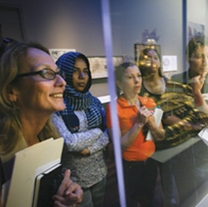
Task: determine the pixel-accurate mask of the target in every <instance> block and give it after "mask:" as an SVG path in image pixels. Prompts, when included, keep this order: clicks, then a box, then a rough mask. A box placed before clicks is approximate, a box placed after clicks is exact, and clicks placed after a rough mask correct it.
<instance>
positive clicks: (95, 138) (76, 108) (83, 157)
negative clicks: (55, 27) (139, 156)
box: [53, 52, 109, 207]
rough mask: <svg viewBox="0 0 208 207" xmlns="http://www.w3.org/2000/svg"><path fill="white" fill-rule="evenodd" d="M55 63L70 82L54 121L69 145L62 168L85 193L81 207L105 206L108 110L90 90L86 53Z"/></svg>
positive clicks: (77, 53) (76, 54)
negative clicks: (106, 115) (106, 116)
mask: <svg viewBox="0 0 208 207" xmlns="http://www.w3.org/2000/svg"><path fill="white" fill-rule="evenodd" d="M56 64H57V65H58V67H59V68H60V74H61V75H63V77H64V78H65V80H66V83H67V84H66V89H65V92H64V101H65V104H66V109H64V110H63V111H61V112H60V114H59V115H60V116H59V117H58V116H57V117H56V118H54V119H53V120H54V123H55V124H56V125H57V126H58V129H59V131H60V133H61V135H62V137H64V139H65V143H66V148H65V152H64V153H63V156H62V157H63V159H62V160H63V165H65V166H67V167H68V166H70V169H71V176H72V177H71V178H72V180H73V181H75V182H77V183H78V184H79V185H81V187H82V189H83V191H84V195H83V200H82V203H81V204H80V206H81V207H102V206H103V200H104V194H105V184H106V174H107V167H106V163H105V156H104V155H105V149H106V146H107V144H108V143H109V138H108V134H107V131H106V126H105V110H104V108H103V106H102V104H101V102H100V101H99V100H98V99H97V98H96V97H94V96H93V95H92V94H91V93H90V91H89V89H90V87H91V81H92V78H91V72H90V65H89V61H88V59H87V57H86V56H85V55H84V54H81V53H79V52H68V53H65V54H63V55H62V56H61V57H60V58H59V59H58V60H57V62H56ZM61 120H63V121H64V122H65V125H66V127H67V130H66V127H65V126H63V124H62V122H61Z"/></svg>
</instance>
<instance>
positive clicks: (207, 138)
mask: <svg viewBox="0 0 208 207" xmlns="http://www.w3.org/2000/svg"><path fill="white" fill-rule="evenodd" d="M198 136H199V137H200V138H201V139H202V140H203V142H204V143H205V144H206V145H207V146H208V127H205V128H203V129H202V130H201V131H200V132H199V133H198Z"/></svg>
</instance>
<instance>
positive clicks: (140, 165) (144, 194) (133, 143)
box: [106, 62, 164, 207]
mask: <svg viewBox="0 0 208 207" xmlns="http://www.w3.org/2000/svg"><path fill="white" fill-rule="evenodd" d="M115 76H116V86H117V96H118V98H117V109H118V111H117V114H118V119H119V126H120V132H121V135H120V139H121V149H122V157H123V169H124V180H125V192H126V199H127V206H128V207H134V206H138V205H140V206H148V207H150V206H153V197H154V190H155V186H156V179H157V162H156V161H154V160H153V159H151V155H152V154H153V153H154V151H155V141H159V140H163V139H164V130H163V129H162V126H160V127H158V126H157V125H156V123H155V119H154V117H153V112H154V107H156V104H155V102H154V101H153V100H152V99H151V98H146V97H141V96H138V94H139V92H140V90H141V86H142V78H141V73H140V70H139V68H138V67H137V66H136V65H135V64H134V63H131V62H125V63H122V64H121V65H119V66H118V67H116V70H115ZM110 112H111V111H110V105H108V106H107V109H106V117H107V126H108V129H109V133H110V135H111V136H110V137H111V138H112V141H113V140H114V139H116V137H112V127H113V123H111V119H110ZM111 113H113V112H111ZM148 130H149V131H150V132H151V134H152V136H153V140H146V135H147V131H148Z"/></svg>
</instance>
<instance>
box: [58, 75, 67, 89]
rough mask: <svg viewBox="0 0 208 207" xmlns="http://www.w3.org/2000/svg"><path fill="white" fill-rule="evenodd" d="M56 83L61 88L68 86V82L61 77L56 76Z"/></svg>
mask: <svg viewBox="0 0 208 207" xmlns="http://www.w3.org/2000/svg"><path fill="white" fill-rule="evenodd" d="M56 83H57V85H58V86H61V87H65V86H66V81H65V80H64V79H63V78H62V77H61V76H60V75H56Z"/></svg>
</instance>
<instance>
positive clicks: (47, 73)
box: [16, 68, 59, 80]
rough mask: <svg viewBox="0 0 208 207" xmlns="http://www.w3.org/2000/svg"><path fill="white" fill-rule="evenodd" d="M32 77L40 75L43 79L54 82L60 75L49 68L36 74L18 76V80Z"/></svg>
mask: <svg viewBox="0 0 208 207" xmlns="http://www.w3.org/2000/svg"><path fill="white" fill-rule="evenodd" d="M32 75H40V76H41V77H43V78H45V79H47V80H54V79H55V78H56V75H59V71H58V72H55V71H53V70H51V69H49V68H45V69H43V70H39V71H36V72H31V73H23V74H19V75H17V76H16V78H20V77H25V76H32Z"/></svg>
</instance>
